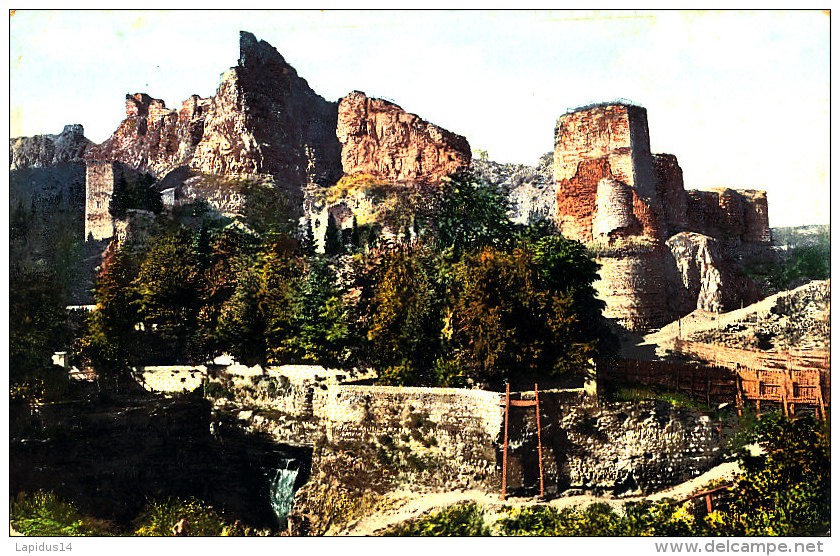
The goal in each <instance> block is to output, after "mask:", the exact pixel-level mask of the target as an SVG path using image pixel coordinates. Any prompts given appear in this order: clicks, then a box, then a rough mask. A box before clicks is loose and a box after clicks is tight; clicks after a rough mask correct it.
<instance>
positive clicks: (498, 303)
mask: <svg viewBox="0 0 840 556" xmlns="http://www.w3.org/2000/svg"><path fill="white" fill-rule="evenodd" d="M542 270H544V268H543V267H541V266H539V265H538V264H537V263H536V262H535V255H534V253H533V252H532V251H531V250H530V249H528V248H527V247H517V248H515V249H513V251H512V252H506V251H502V250H499V249H497V248H492V247H487V248H484V249H482V250H480V251H478V252H476V253H470V254H467V255H465V256H464V259H463V260H462V261H461V262H459V263H457V264H456V265H455V266H454V267H453V283H452V288H451V294H452V296H453V300H452V313H451V320H450V323H449V327H448V328H449V329H450V330H451V335H452V342H453V344H454V345H455V347H456V349H457V350H458V352H459V353H460V355H461V356H462V359H463V360H464V361H465V362H467V363H468V364H469V365H470V367H471V369H472V371H473V373H474V375H475V377H476V378H478V379H479V380H481V381H488V382H490V383H491V384H494V385H498V384H499V383H500V382H501V381H502V379H504V378H508V379H512V378H516V377H525V376H528V377H531V376H539V375H540V374H548V375H559V374H564V373H572V372H583V370H584V369H585V368H586V367H587V361H588V360H589V359H590V358H591V357H593V355H594V354H595V348H596V342H595V339H594V338H592V337H589V336H586V335H581V334H580V330H581V324H580V315H579V314H578V312H577V310H576V307H575V300H574V297H573V295H572V294H571V293H570V292H568V291H562V290H560V291H558V289H557V288H554V287H551V285H550V284H546V280H545V277H544V275H543V273H542Z"/></svg>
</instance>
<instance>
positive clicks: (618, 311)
mask: <svg viewBox="0 0 840 556" xmlns="http://www.w3.org/2000/svg"><path fill="white" fill-rule="evenodd" d="M596 261H597V262H598V264H599V265H601V268H600V269H599V271H598V275H599V279H598V280H596V281H595V283H594V284H593V286H594V287H595V292H596V293H597V295H598V298H599V299H601V300H603V301H604V302H605V303H606V307H605V308H604V311H603V314H604V316H605V317H606V318H609V319H614V320H615V321H617V322H618V323H620V324H621V325H622V326H624V327H626V328H627V329H628V330H635V331H642V330H649V329H651V328H657V327H659V326H662V325H664V324H667V323H668V322H671V321H672V320H673V319H674V318H675V313H674V312H673V310H672V308H671V306H670V304H669V295H668V294H669V291H670V289H669V280H668V277H669V266H670V265H672V264H673V261H672V260H671V259H670V254H669V253H668V251H667V250H665V249H662V248H659V247H657V248H654V249H653V250H652V251H650V252H637V253H628V254H621V253H618V254H616V256H609V257H598V258H596Z"/></svg>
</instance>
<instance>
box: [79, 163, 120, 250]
mask: <svg viewBox="0 0 840 556" xmlns="http://www.w3.org/2000/svg"><path fill="white" fill-rule="evenodd" d="M114 170H115V167H114V163H112V162H88V163H87V170H86V173H85V240H87V239H88V238H90V237H93V239H94V240H102V239H108V238H110V237H113V235H114V220H113V218H112V217H111V213H110V203H111V196H112V195H113V194H114V179H115V171H114Z"/></svg>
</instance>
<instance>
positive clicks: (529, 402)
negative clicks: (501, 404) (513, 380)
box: [510, 400, 537, 407]
mask: <svg viewBox="0 0 840 556" xmlns="http://www.w3.org/2000/svg"><path fill="white" fill-rule="evenodd" d="M510 405H512V406H514V407H534V406H535V405H537V402H536V401H534V400H510Z"/></svg>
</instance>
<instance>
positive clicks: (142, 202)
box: [108, 173, 163, 218]
mask: <svg viewBox="0 0 840 556" xmlns="http://www.w3.org/2000/svg"><path fill="white" fill-rule="evenodd" d="M154 183H155V178H154V176H151V175H149V174H138V175H136V176H131V177H126V175H125V174H124V173H121V174H120V176H119V177H118V178H117V182H116V183H115V184H114V194H113V195H112V196H111V202H110V205H109V207H108V210H109V212H110V213H111V216H113V217H114V218H125V215H126V213H127V211H128V210H129V209H140V210H148V211H151V212H154V213H155V214H159V213H160V212H161V211H163V201H162V200H161V196H160V193H159V192H158V191H157V190H156V189H155V188H154Z"/></svg>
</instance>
